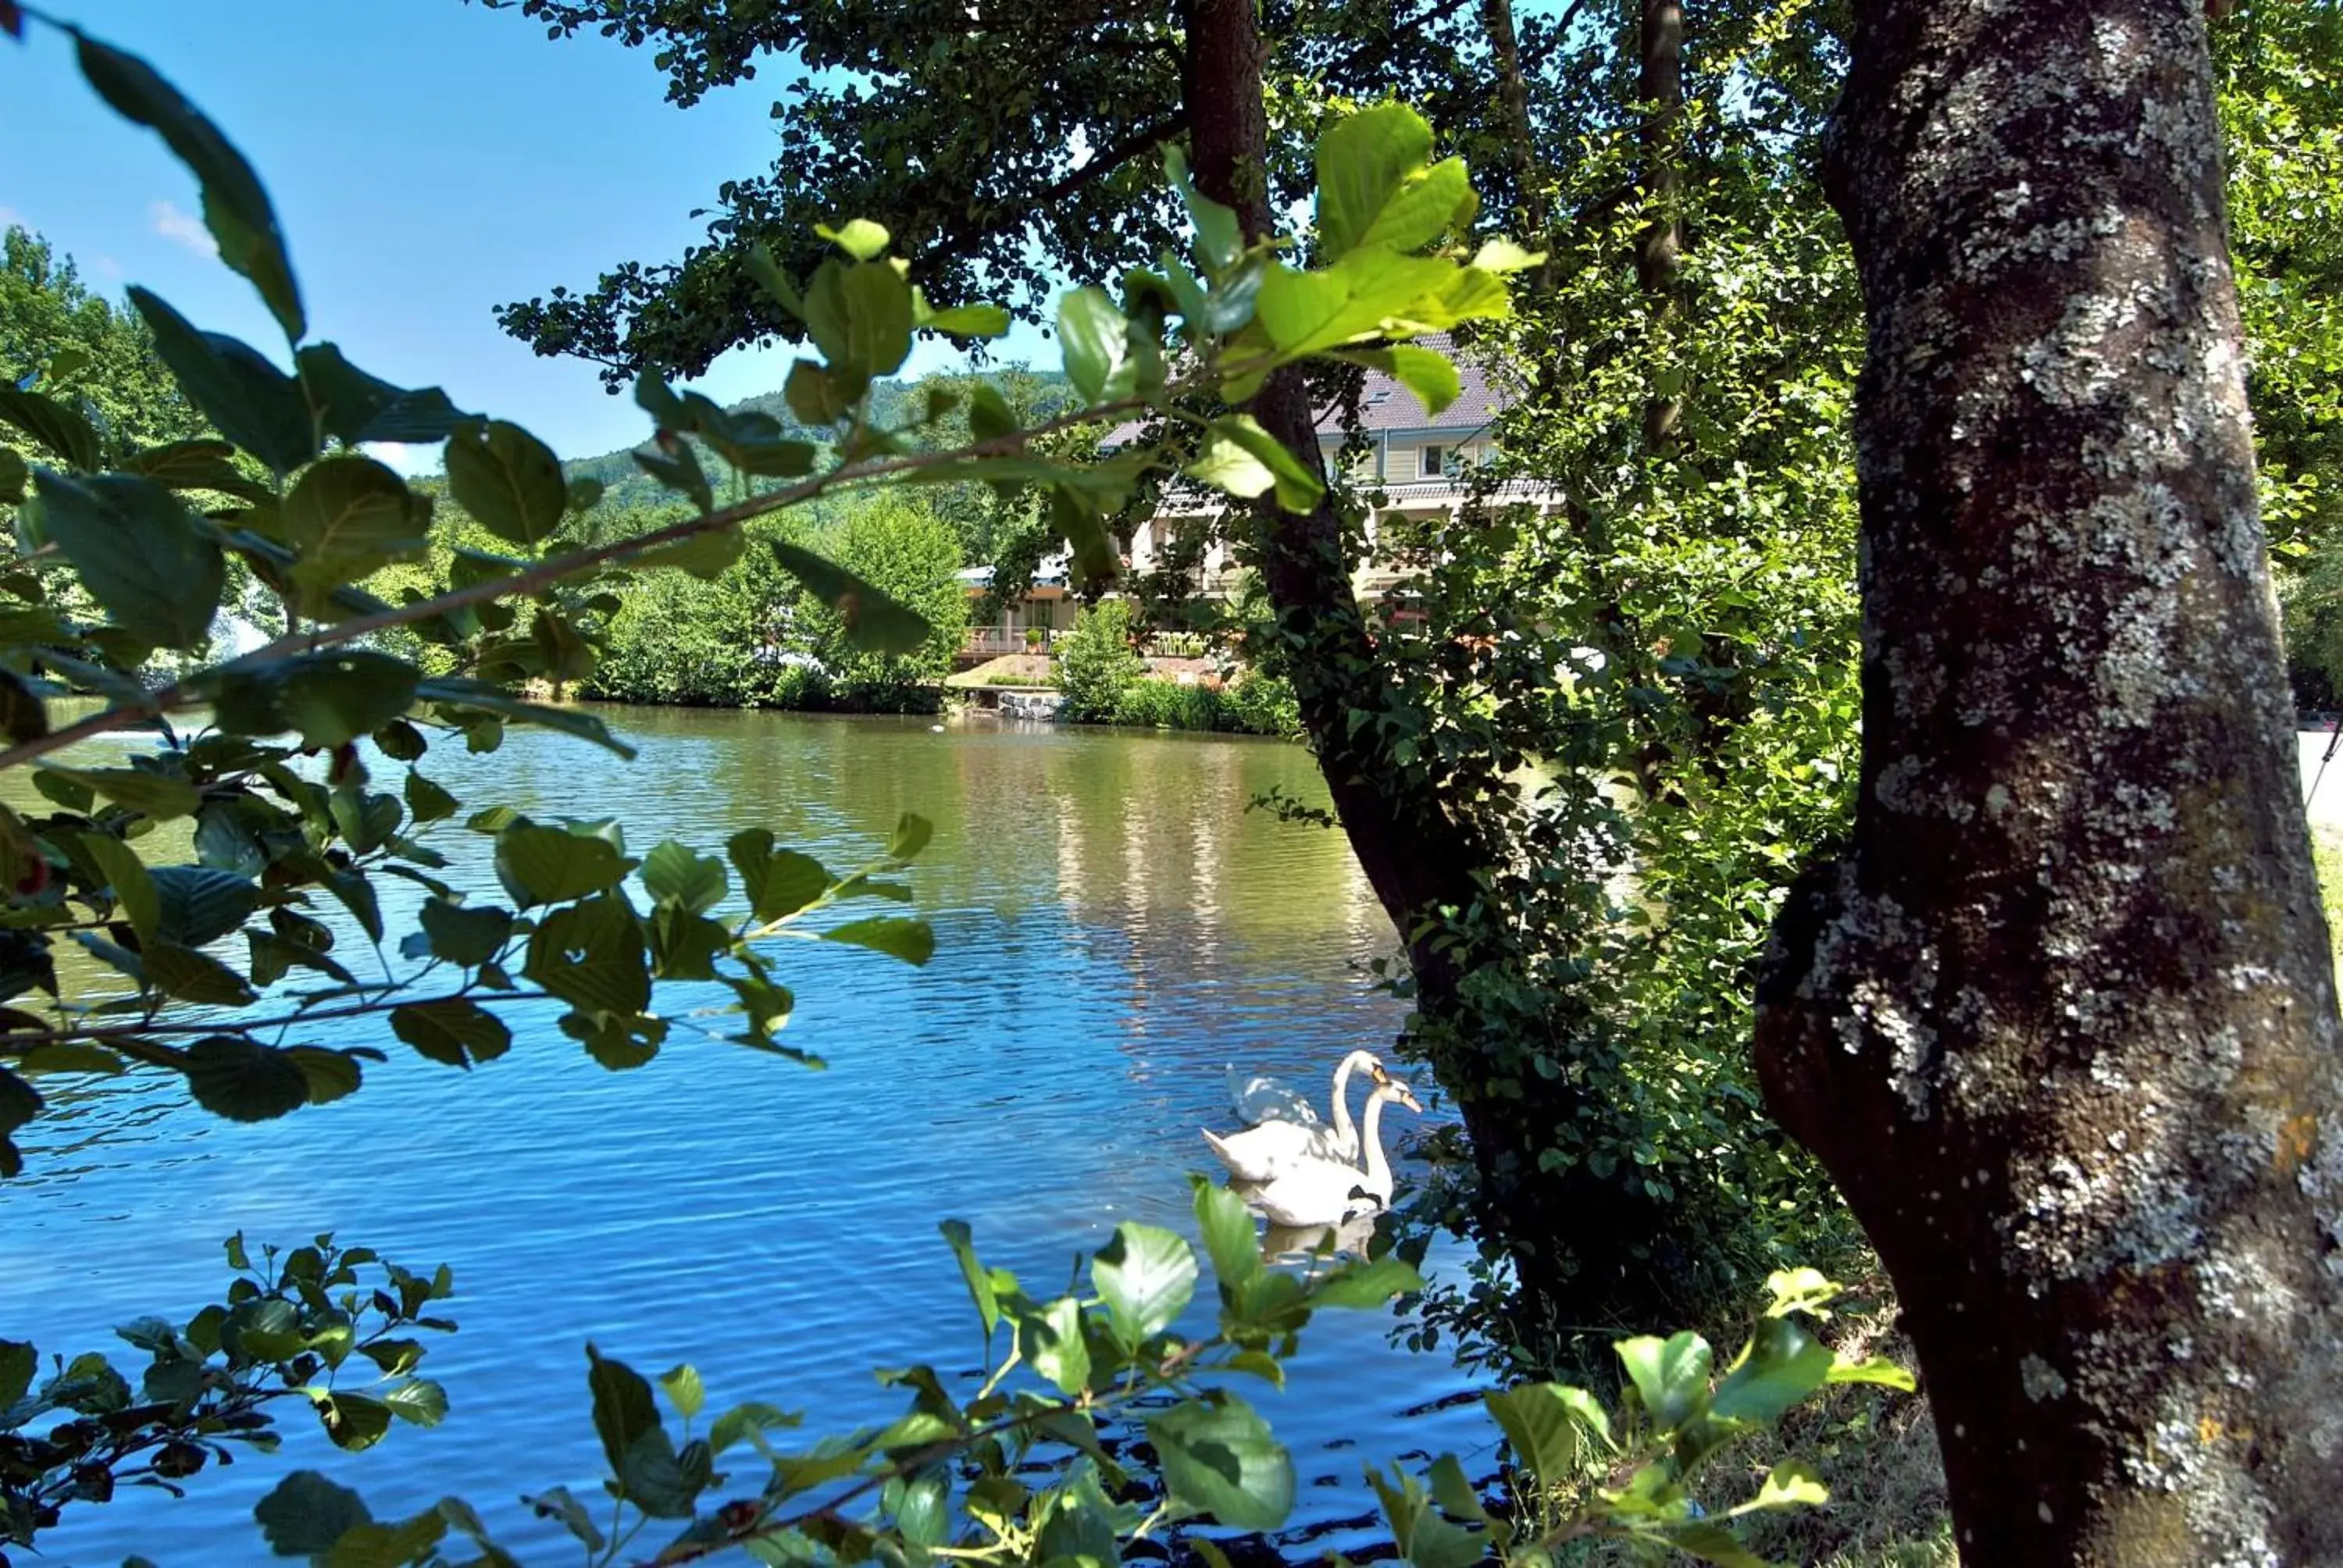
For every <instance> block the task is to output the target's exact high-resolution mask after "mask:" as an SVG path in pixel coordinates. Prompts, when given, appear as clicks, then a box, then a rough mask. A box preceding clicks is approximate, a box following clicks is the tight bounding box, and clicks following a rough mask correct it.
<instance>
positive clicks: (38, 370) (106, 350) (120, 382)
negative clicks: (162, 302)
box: [0, 225, 208, 462]
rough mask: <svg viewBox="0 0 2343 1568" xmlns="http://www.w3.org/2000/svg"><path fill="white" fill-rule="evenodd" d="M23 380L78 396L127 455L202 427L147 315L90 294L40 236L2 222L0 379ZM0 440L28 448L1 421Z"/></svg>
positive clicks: (29, 452)
mask: <svg viewBox="0 0 2343 1568" xmlns="http://www.w3.org/2000/svg"><path fill="white" fill-rule="evenodd" d="M27 380H37V381H38V382H39V384H40V385H41V386H43V387H45V388H47V389H49V390H51V391H55V392H62V393H64V394H65V395H66V396H67V397H72V398H74V399H75V400H77V401H78V402H79V403H81V404H82V405H83V406H84V407H86V408H87V410H88V411H89V413H90V415H91V416H92V423H93V425H94V427H96V429H97V430H98V432H99V433H100V434H101V435H103V436H104V437H106V439H108V440H110V441H112V442H114V443H115V444H116V445H117V446H118V447H120V448H121V450H122V451H123V452H124V453H130V452H135V451H138V450H142V449H145V448H149V447H162V446H164V445H166V444H167V443H169V442H173V441H187V440H193V439H195V438H196V437H201V436H204V435H206V434H207V433H208V432H207V431H206V427H205V424H204V417H203V416H202V415H201V414H199V413H197V412H196V407H195V405H194V404H193V403H191V402H189V401H188V400H187V398H186V396H185V395H184V394H182V393H181V392H180V390H179V386H178V383H177V382H176V381H174V380H173V379H172V378H171V374H170V372H169V371H168V370H166V369H165V368H164V366H163V361H162V360H161V359H160V358H159V357H157V356H156V352H155V338H154V334H153V333H151V332H149V331H148V330H147V328H146V323H145V322H143V321H141V320H140V319H139V318H138V317H137V316H136V314H135V313H133V312H131V311H128V310H126V309H123V308H122V307H119V306H117V305H116V304H115V303H114V302H112V301H110V300H108V299H106V298H104V297H100V296H98V295H95V294H92V293H91V292H90V291H89V288H88V286H87V285H85V283H84V282H83V281H82V277H81V275H80V273H79V272H78V271H77V270H76V269H75V266H74V264H73V261H72V259H71V258H70V257H65V258H60V257H59V256H56V255H55V253H54V252H53V251H52V250H51V249H50V246H49V244H48V242H47V241H46V240H44V239H42V238H41V237H40V236H38V235H35V234H33V233H31V232H30V231H28V230H26V229H25V228H22V227H20V226H15V225H11V226H9V227H8V230H7V232H6V234H5V236H0V382H5V383H6V385H7V386H9V387H15V386H17V385H18V384H19V383H23V382H25V381H27ZM0 446H5V447H8V448H9V449H10V450H13V451H15V453H17V454H18V456H19V457H20V458H23V459H25V460H31V458H32V457H33V456H34V455H35V452H36V451H37V447H35V445H34V444H33V443H32V442H31V441H30V440H28V439H27V438H26V437H24V436H23V435H22V434H20V433H19V432H18V431H16V430H15V429H13V428H0ZM0 462H5V459H0Z"/></svg>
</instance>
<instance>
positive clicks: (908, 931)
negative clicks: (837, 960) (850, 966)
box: [820, 916, 936, 966]
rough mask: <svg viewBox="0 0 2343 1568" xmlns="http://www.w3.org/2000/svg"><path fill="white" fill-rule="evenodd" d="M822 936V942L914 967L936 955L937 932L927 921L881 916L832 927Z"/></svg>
mask: <svg viewBox="0 0 2343 1568" xmlns="http://www.w3.org/2000/svg"><path fill="white" fill-rule="evenodd" d="M820 935H821V940H823V941H826V942H845V943H847V944H849V945H850V946H853V947H858V948H870V949H872V950H876V951H879V952H882V953H886V954H889V955H890V956H891V957H894V958H899V959H900V960H903V961H904V962H905V963H907V964H911V965H913V966H918V965H921V964H924V963H926V962H927V961H928V960H930V959H931V958H933V957H935V956H936V933H935V930H934V929H933V928H932V927H930V925H929V924H928V922H927V921H925V920H903V919H900V918H898V917H893V916H880V917H879V918H877V919H874V920H850V921H848V922H847V923H846V924H845V925H842V926H832V927H831V928H830V930H826V931H823V932H822V933H820Z"/></svg>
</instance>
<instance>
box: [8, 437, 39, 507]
mask: <svg viewBox="0 0 2343 1568" xmlns="http://www.w3.org/2000/svg"><path fill="white" fill-rule="evenodd" d="M32 482H33V471H32V470H31V469H30V468H27V467H25V459H24V458H22V457H18V456H16V449H15V447H0V503H5V504H6V505H8V506H12V507H13V506H15V504H16V503H17V502H19V501H21V500H23V499H24V498H25V487H26V486H27V485H29V484H31V483H32Z"/></svg>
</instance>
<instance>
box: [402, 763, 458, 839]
mask: <svg viewBox="0 0 2343 1568" xmlns="http://www.w3.org/2000/svg"><path fill="white" fill-rule="evenodd" d="M404 792H405V794H406V796H407V812H408V814H409V815H411V816H412V817H413V818H414V819H415V820H416V823H417V826H420V825H421V824H423V823H425V822H444V821H446V820H447V819H448V818H450V817H453V816H454V815H455V814H456V810H457V801H456V797H454V796H453V795H450V794H448V793H447V790H445V789H441V788H439V786H438V785H437V784H434V783H433V782H431V780H430V779H426V778H425V777H424V776H423V775H422V774H420V773H416V772H409V773H408V774H407V784H406V789H405V791H404Z"/></svg>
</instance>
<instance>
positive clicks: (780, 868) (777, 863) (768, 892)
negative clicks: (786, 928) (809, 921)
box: [724, 828, 830, 925]
mask: <svg viewBox="0 0 2343 1568" xmlns="http://www.w3.org/2000/svg"><path fill="white" fill-rule="evenodd" d="M724 849H725V853H726V854H728V855H729V856H730V857H731V859H732V864H733V866H734V867H735V868H736V869H738V870H739V873H740V890H741V891H742V892H743V893H745V894H747V895H748V899H749V914H750V915H751V916H752V917H754V919H755V920H757V922H758V923H759V924H760V925H770V924H771V923H772V922H773V921H775V920H782V919H784V918H786V917H788V916H789V915H793V914H796V913H797V912H798V911H799V910H802V909H804V908H805V907H806V906H807V905H808V904H810V903H812V902H813V901H814V900H816V899H819V898H820V897H821V895H822V894H823V893H824V892H825V891H827V890H829V887H830V873H829V872H828V871H826V870H824V869H822V865H821V862H820V861H819V860H817V859H814V858H813V857H812V856H810V855H801V854H799V852H798V851H796V850H795V849H775V848H774V847H773V835H772V833H771V832H770V831H769V829H763V828H749V829H743V830H742V831H740V832H738V833H735V834H733V835H732V837H731V839H729V841H728V842H727V843H726V844H725V846H724Z"/></svg>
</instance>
